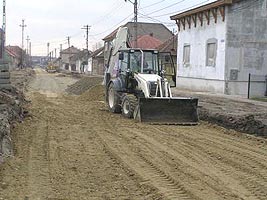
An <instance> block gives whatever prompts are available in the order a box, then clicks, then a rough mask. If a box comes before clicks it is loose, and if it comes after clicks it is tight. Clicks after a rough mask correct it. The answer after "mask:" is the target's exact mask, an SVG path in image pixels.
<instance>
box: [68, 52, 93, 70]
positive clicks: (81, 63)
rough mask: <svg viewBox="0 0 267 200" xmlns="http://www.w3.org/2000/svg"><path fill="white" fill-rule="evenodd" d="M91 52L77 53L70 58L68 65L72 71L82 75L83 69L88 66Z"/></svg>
mask: <svg viewBox="0 0 267 200" xmlns="http://www.w3.org/2000/svg"><path fill="white" fill-rule="evenodd" d="M90 54H91V52H90V51H88V50H87V49H84V50H82V51H80V52H79V53H77V54H75V55H73V56H71V58H70V64H71V66H72V71H76V72H78V73H84V72H85V69H87V66H88V58H89V56H90Z"/></svg>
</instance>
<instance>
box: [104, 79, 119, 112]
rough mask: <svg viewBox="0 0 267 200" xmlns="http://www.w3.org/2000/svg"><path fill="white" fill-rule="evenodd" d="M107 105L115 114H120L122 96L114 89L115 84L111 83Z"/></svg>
mask: <svg viewBox="0 0 267 200" xmlns="http://www.w3.org/2000/svg"><path fill="white" fill-rule="evenodd" d="M107 104H108V108H109V110H110V111H111V112H113V113H120V112H121V106H120V95H119V93H118V92H117V91H116V90H115V88H114V83H111V84H110V85H109V87H108V91H107Z"/></svg>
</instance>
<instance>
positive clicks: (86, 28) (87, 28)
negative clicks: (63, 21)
mask: <svg viewBox="0 0 267 200" xmlns="http://www.w3.org/2000/svg"><path fill="white" fill-rule="evenodd" d="M90 28H91V26H89V25H85V26H83V28H82V29H84V30H86V49H87V51H88V50H89V48H88V43H89V40H88V39H89V30H90Z"/></svg>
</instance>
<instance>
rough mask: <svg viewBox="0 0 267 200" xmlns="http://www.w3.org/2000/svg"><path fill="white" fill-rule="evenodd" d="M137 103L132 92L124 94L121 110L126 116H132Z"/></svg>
mask: <svg viewBox="0 0 267 200" xmlns="http://www.w3.org/2000/svg"><path fill="white" fill-rule="evenodd" d="M137 104H138V101H137V98H136V97H135V96H134V95H132V94H125V95H124V96H123V98H122V104H121V111H122V115H123V116H124V117H126V118H133V116H134V110H135V108H136V106H137Z"/></svg>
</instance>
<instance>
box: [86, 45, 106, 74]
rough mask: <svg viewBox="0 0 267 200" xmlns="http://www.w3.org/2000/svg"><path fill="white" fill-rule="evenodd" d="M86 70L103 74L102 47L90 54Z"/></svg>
mask: <svg viewBox="0 0 267 200" xmlns="http://www.w3.org/2000/svg"><path fill="white" fill-rule="evenodd" d="M87 72H88V73H89V74H92V75H101V76H102V75H104V72H105V67H104V47H101V48H99V49H97V50H95V51H94V52H92V54H91V55H90V57H89V59H88V69H87Z"/></svg>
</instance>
